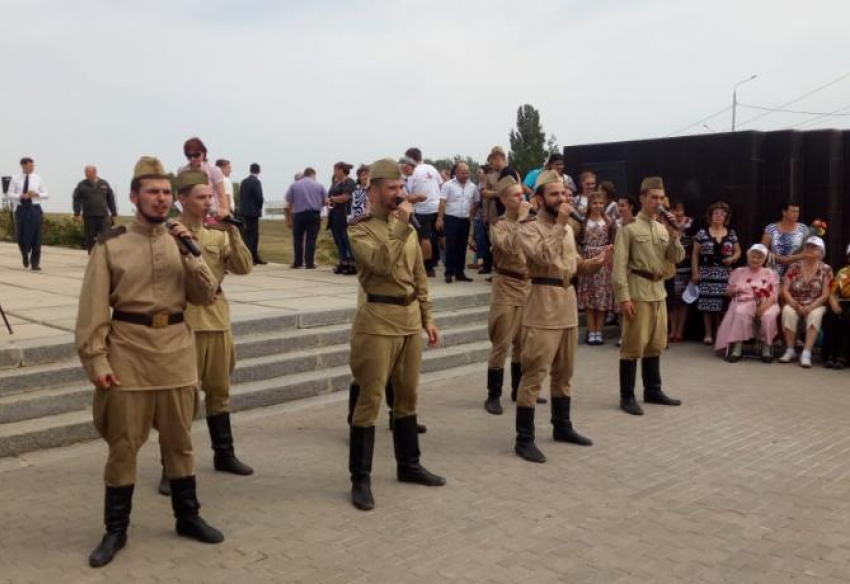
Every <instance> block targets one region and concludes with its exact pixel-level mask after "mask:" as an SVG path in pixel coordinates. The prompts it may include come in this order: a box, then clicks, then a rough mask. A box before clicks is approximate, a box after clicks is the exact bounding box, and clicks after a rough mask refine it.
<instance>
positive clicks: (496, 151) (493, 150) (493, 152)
mask: <svg viewBox="0 0 850 584" xmlns="http://www.w3.org/2000/svg"><path fill="white" fill-rule="evenodd" d="M497 154H499V155H501V156H507V155H506V154H505V149H504V148H502V147H501V146H493V148H491V149H490V154H488V155H487V160H488V161H489V160H490V159H491V158H493V157H494V156H496V155H497Z"/></svg>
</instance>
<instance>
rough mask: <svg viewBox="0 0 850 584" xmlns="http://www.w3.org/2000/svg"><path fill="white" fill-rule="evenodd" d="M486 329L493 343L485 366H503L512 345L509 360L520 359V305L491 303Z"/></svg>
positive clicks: (515, 361)
mask: <svg viewBox="0 0 850 584" xmlns="http://www.w3.org/2000/svg"><path fill="white" fill-rule="evenodd" d="M487 329H488V332H489V334H490V342H491V343H492V345H493V346H492V347H491V348H490V357H489V358H488V359H487V367H489V368H491V369H493V368H499V369H502V368H504V366H505V358H506V357H507V356H508V349H509V348H511V347H513V352H512V353H511V362H513V363H520V362H521V361H522V306H508V305H505V304H491V305H490V316H489V318H488V321H487Z"/></svg>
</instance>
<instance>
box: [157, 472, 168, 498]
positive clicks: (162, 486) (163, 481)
mask: <svg viewBox="0 0 850 584" xmlns="http://www.w3.org/2000/svg"><path fill="white" fill-rule="evenodd" d="M156 490H157V492H159V494H160V495H162V496H163V497H170V496H171V483H169V482H168V477H167V476H165V470H163V471H162V475H160V477H159V486H158V487H157V488H156Z"/></svg>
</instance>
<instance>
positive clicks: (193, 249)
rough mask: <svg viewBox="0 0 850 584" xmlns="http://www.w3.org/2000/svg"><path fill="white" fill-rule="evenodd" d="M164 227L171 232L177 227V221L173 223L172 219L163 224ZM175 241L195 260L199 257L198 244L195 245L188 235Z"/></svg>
mask: <svg viewBox="0 0 850 584" xmlns="http://www.w3.org/2000/svg"><path fill="white" fill-rule="evenodd" d="M165 227H166V228H168V230H169V231H171V230H172V229H174V228H175V227H177V221H175V220H174V219H168V220H167V221H166V222H165ZM177 239H179V240H180V243H181V244H183V247H185V248H186V251H188V252H189V253H190V254H192V255H193V256H195V257H196V258H197V257H201V250H200V249H199V248H198V244H196V243H195V240H194V239H192V238H191V237H189V236H188V235H181V236H180V237H178V238H177Z"/></svg>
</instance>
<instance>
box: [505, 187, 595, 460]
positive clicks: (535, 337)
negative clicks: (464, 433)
mask: <svg viewBox="0 0 850 584" xmlns="http://www.w3.org/2000/svg"><path fill="white" fill-rule="evenodd" d="M537 184H538V187H537V190H536V191H535V197H536V198H537V199H538V209H539V211H538V213H537V216H536V217H535V218H527V219H525V220H524V221H523V222H522V223H520V228H519V231H520V234H519V237H520V243H521V245H522V249H523V251H524V252H525V255H526V257H527V258H528V271H529V274H530V275H531V292H530V294H529V297H528V304H527V306H526V308H525V310H524V311H523V315H522V327H523V337H522V371H523V377H522V382H521V383H520V386H519V395H518V397H517V408H516V432H517V438H516V446H515V451H516V453H517V454H518V455H519V456H520V457H522V458H524V459H525V460H529V461H531V462H546V457H545V456H544V455H543V453H542V452H540V450H538V448H537V446H536V445H535V444H534V406H535V402H536V398H537V394H538V393H539V392H540V388H541V386H542V384H543V379H544V378H545V377H546V374H547V373H549V376H550V383H551V389H550V391H551V399H552V428H553V431H552V436H553V438H554V439H555V440H556V441H558V442H570V443H572V444H579V445H582V446H590V445H591V444H592V442H591V441H590V440H589V439H588V438H585V437H584V436H582V435H580V434H579V433H578V432H576V431H575V430H573V425H572V422H571V420H570V405H571V401H572V388H571V386H570V381H571V379H572V376H573V366H574V363H575V349H576V344H577V343H578V306H577V304H576V293H575V287H574V286H573V284H572V282H571V280H572V278H573V277H574V276H576V275H578V274H590V273H593V272H596V271H598V270H599V269H600V268H602V266H603V265H604V264H605V262H607V261H608V260H609V259H610V257H611V252H610V248H608V250H606V252H605V253H602V254H600V255H598V256H596V257H595V258H593V259H590V260H583V259H582V258H581V257H580V256H579V255H578V252H577V251H576V242H575V236H574V234H573V230H572V228H571V227H570V225H569V219H570V214H572V213H573V212H574V210H573V207H572V205H570V204H569V202H568V201H567V197H566V192H567V189H566V187H565V186H564V181H563V179H562V178H561V177H560V176H559V175H558V174H557V173H555V172H552V171H545V172H543V173H541V174H540V177H539V178H538V180H537Z"/></svg>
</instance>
